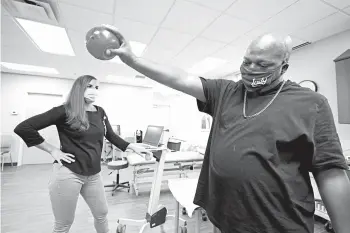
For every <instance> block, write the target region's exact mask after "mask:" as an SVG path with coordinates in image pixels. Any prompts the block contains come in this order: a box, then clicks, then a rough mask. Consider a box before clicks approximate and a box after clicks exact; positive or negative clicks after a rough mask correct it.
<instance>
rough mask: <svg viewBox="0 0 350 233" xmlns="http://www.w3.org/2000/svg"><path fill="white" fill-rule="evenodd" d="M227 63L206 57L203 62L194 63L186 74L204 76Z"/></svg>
mask: <svg viewBox="0 0 350 233" xmlns="http://www.w3.org/2000/svg"><path fill="white" fill-rule="evenodd" d="M226 62H227V61H226V60H223V59H219V58H215V57H207V58H205V59H204V60H202V61H200V62H198V63H196V64H195V65H194V66H192V67H191V68H190V69H189V70H188V72H189V73H191V74H204V73H206V72H209V71H211V70H214V69H216V68H218V67H220V66H222V65H224V64H225V63H226Z"/></svg>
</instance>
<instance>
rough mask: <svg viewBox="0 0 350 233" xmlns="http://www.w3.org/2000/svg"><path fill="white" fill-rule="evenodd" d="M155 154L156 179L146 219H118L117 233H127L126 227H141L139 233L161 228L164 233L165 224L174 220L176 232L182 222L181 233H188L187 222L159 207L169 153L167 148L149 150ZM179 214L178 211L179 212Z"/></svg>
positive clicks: (154, 179) (153, 183)
mask: <svg viewBox="0 0 350 233" xmlns="http://www.w3.org/2000/svg"><path fill="white" fill-rule="evenodd" d="M149 151H151V152H152V153H153V157H154V158H155V159H156V167H155V170H154V176H153V177H154V178H153V182H152V189H151V195H150V199H149V203H148V211H147V213H146V216H145V219H143V220H134V219H125V218H120V219H118V221H117V222H118V227H117V233H125V232H126V227H127V226H128V225H129V226H137V227H140V231H139V233H142V232H144V230H145V229H146V227H147V226H149V228H155V227H157V226H160V227H161V231H162V232H164V228H163V224H164V223H165V222H166V221H168V220H170V219H173V220H175V221H174V222H175V226H176V227H175V231H174V232H176V233H178V232H179V229H178V228H177V226H179V221H180V222H181V226H180V230H181V233H187V222H186V221H185V220H183V219H181V218H180V216H179V215H178V214H176V215H168V211H167V209H166V208H165V207H162V206H160V205H159V196H160V188H161V185H162V176H163V171H164V164H165V155H166V153H167V151H168V150H167V148H159V149H151V150H149ZM177 212H178V211H177Z"/></svg>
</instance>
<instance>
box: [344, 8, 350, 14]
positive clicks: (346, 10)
mask: <svg viewBox="0 0 350 233" xmlns="http://www.w3.org/2000/svg"><path fill="white" fill-rule="evenodd" d="M343 10H344V11H345V12H346V13H348V14H349V15H350V6H349V7H347V8H345V9H343Z"/></svg>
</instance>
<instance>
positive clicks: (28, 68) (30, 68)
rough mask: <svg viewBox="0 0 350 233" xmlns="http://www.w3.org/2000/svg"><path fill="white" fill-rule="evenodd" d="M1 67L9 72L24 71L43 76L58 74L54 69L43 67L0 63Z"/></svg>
mask: <svg viewBox="0 0 350 233" xmlns="http://www.w3.org/2000/svg"><path fill="white" fill-rule="evenodd" d="M1 65H2V66H4V67H5V68H7V69H9V70H17V71H25V72H35V73H43V74H59V72H58V71H57V70H56V69H55V68H50V67H43V66H32V65H24V64H16V63H8V62H1Z"/></svg>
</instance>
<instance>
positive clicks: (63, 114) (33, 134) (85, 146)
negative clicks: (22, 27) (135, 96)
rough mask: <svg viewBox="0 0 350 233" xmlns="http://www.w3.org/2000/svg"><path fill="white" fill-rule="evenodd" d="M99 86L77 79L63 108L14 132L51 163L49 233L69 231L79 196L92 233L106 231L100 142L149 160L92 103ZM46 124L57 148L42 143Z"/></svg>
mask: <svg viewBox="0 0 350 233" xmlns="http://www.w3.org/2000/svg"><path fill="white" fill-rule="evenodd" d="M98 87H99V82H98V80H97V79H96V78H95V77H93V76H90V75H84V76H81V77H79V78H78V79H76V81H75V82H74V84H73V87H72V89H71V90H70V93H69V96H68V98H67V101H66V102H65V103H64V104H63V105H61V106H58V107H54V108H52V109H51V110H49V111H47V112H45V113H42V114H39V115H36V116H33V117H31V118H29V119H27V120H25V121H23V122H22V123H20V124H19V125H18V126H17V127H16V128H15V130H14V132H15V133H16V134H17V135H19V136H20V137H21V138H22V139H23V141H24V142H25V143H26V145H27V146H28V147H32V146H36V147H37V148H39V149H41V150H44V151H46V152H48V153H49V154H51V156H52V157H53V158H54V159H55V162H54V164H53V172H52V175H51V179H50V182H49V191H50V199H51V204H52V210H53V214H54V216H55V224H54V229H53V233H58V232H59V233H64V232H69V229H70V227H71V226H72V224H73V220H74V216H75V209H76V205H77V201H78V197H79V194H81V195H82V197H83V198H84V199H85V201H86V203H87V204H88V206H89V208H90V210H91V212H92V215H93V216H94V225H95V229H96V232H97V233H107V232H109V228H108V220H107V212H108V207H107V201H106V196H105V191H104V186H103V182H102V176H101V174H100V171H101V153H102V147H103V140H104V137H106V138H107V140H109V141H110V142H111V143H112V144H113V145H115V146H116V147H118V148H119V149H120V150H122V151H125V150H126V149H131V150H133V151H134V152H136V153H137V154H139V155H141V156H143V154H145V155H146V156H145V157H146V159H150V158H151V155H152V154H151V152H149V151H146V150H145V149H143V148H140V147H137V146H136V144H133V143H131V144H130V143H128V142H126V141H124V140H123V139H122V138H120V137H119V136H118V135H116V134H115V133H114V132H113V130H112V127H111V125H110V123H109V121H108V118H107V115H106V113H105V111H104V110H103V108H101V107H99V106H96V105H94V104H93V103H94V102H95V99H96V97H97V95H98ZM51 125H56V127H57V130H58V134H59V138H60V144H61V148H55V147H54V146H52V145H50V144H49V143H47V142H46V141H45V139H44V138H43V137H42V136H41V135H40V134H39V132H38V131H39V130H41V129H44V128H46V127H48V126H51Z"/></svg>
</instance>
